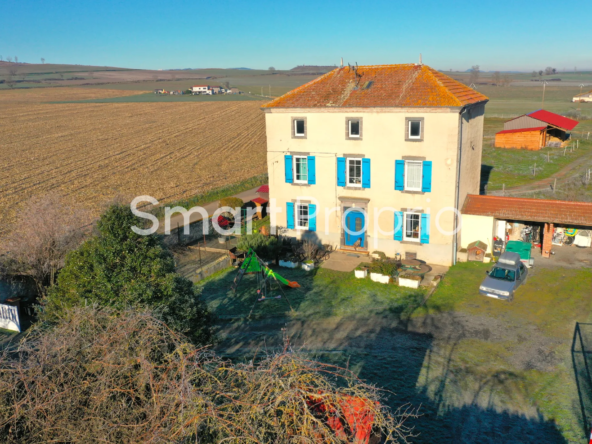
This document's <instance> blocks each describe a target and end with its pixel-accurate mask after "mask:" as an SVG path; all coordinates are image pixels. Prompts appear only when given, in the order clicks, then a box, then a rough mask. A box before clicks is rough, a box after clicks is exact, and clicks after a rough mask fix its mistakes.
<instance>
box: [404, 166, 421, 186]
mask: <svg viewBox="0 0 592 444" xmlns="http://www.w3.org/2000/svg"><path fill="white" fill-rule="evenodd" d="M422 166H423V162H421V161H415V160H407V161H405V190H407V191H421V181H422Z"/></svg>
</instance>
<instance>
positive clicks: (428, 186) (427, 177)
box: [421, 160, 432, 193]
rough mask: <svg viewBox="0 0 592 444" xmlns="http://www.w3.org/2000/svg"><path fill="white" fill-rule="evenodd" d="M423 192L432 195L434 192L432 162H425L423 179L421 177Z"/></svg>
mask: <svg viewBox="0 0 592 444" xmlns="http://www.w3.org/2000/svg"><path fill="white" fill-rule="evenodd" d="M421 191H423V192H424V193H430V192H431V191H432V161H431V160H425V161H424V162H423V168H422V177H421Z"/></svg>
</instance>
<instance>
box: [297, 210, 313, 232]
mask: <svg viewBox="0 0 592 444" xmlns="http://www.w3.org/2000/svg"><path fill="white" fill-rule="evenodd" d="M294 206H295V207H296V208H295V210H296V211H295V213H296V214H295V218H296V220H295V221H294V226H295V227H296V229H298V230H308V227H309V226H310V207H309V206H308V204H296V205H294ZM305 207H306V226H303V225H300V209H301V208H305Z"/></svg>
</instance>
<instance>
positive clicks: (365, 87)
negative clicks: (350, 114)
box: [362, 80, 374, 89]
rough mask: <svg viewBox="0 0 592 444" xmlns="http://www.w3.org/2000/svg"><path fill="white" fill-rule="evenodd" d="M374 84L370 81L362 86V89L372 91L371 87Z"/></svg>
mask: <svg viewBox="0 0 592 444" xmlns="http://www.w3.org/2000/svg"><path fill="white" fill-rule="evenodd" d="M373 84H374V82H373V81H372V80H369V81H368V82H366V83H364V86H362V89H370V87H371V86H372V85H373Z"/></svg>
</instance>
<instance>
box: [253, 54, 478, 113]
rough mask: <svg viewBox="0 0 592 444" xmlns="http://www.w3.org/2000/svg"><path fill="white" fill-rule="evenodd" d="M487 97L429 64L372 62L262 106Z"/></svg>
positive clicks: (455, 101)
mask: <svg viewBox="0 0 592 444" xmlns="http://www.w3.org/2000/svg"><path fill="white" fill-rule="evenodd" d="M356 72H357V74H356ZM487 100H489V99H488V98H487V97H486V96H484V95H483V94H481V93H479V92H477V91H475V90H473V89H471V88H469V87H468V86H466V85H464V84H462V83H460V82H458V81H456V80H454V79H452V78H451V77H448V76H447V75H445V74H443V73H441V72H439V71H436V70H435V69H432V68H430V67H429V66H426V65H415V64H406V65H371V66H359V67H357V69H355V68H354V67H349V66H345V67H342V68H337V69H334V70H333V71H331V72H328V73H327V74H325V75H322V76H321V77H318V78H317V79H315V80H313V81H311V82H309V83H306V84H305V85H302V86H300V87H298V88H296V89H294V90H292V91H290V92H288V93H287V94H284V95H283V96H281V97H278V98H277V99H275V100H273V101H271V102H269V103H267V104H265V105H263V108H321V107H433V106H452V107H460V106H464V105H469V104H473V103H478V102H485V101H487Z"/></svg>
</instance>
